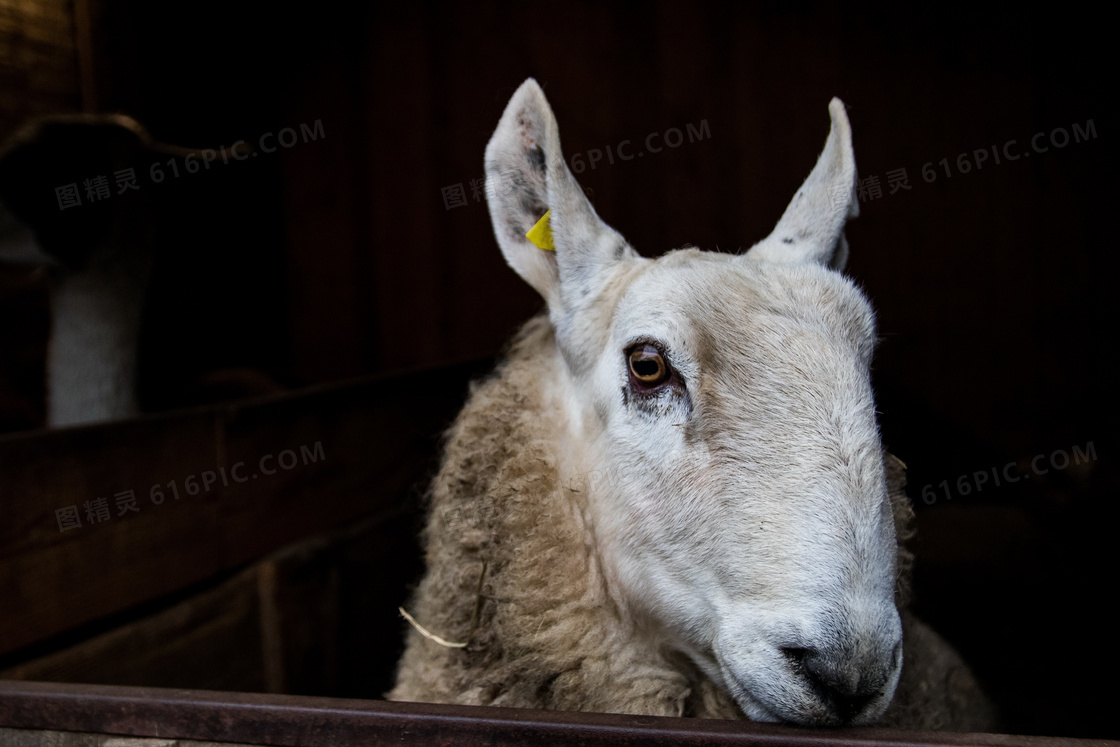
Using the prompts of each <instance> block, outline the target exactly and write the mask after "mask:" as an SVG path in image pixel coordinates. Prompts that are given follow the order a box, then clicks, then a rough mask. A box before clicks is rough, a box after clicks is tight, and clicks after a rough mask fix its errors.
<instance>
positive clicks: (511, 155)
mask: <svg viewBox="0 0 1120 747" xmlns="http://www.w3.org/2000/svg"><path fill="white" fill-rule="evenodd" d="M486 198H487V203H488V204H489V206H490V218H491V220H492V221H493V224H494V235H495V236H496V237H497V239H498V245H499V246H500V247H501V249H502V255H503V256H504V257H505V259H506V262H507V263H509V266H510V267H512V268H513V269H514V271H516V272H517V274H518V275H520V276H521V277H522V278H523V279H524V280H525V282H527V283H529V285H531V286H533V288H535V289H536V290H537V292H538V293H540V294H541V295H542V296H543V297H544V299H545V300H546V301H547V302H548V305H549V308H550V309H551V310H552V311H554V312H561V311H568V310H572V309H573V308H575V307H576V306H578V305H579V302H580V300H581V299H583V298H584V297H586V296H587V295H588V294H590V293H592V292H593V291H594V290H595V289H596V288H597V287H598V286H599V284H600V281H601V280H602V279H603V278H604V277H605V275H606V273H605V272H604V271H605V269H606V268H607V266H608V265H610V264H611V263H612V262H615V261H618V260H620V259H622V258H623V257H625V256H628V255H629V256H635V253H634V250H633V249H631V248H630V246H629V245H628V244H627V243H626V241H625V240H624V239H623V238H622V237H621V236H620V235H619V234H618V233H617V232H616V231H615V230H614V229H612V228H611V227H610V226H608V225H607V224H606V223H604V222H603V221H602V220H601V219H600V218H599V216H598V215H597V214H596V213H595V209H594V208H593V207H591V203H590V202H588V200H587V198H586V197H585V196H584V194H583V190H582V189H580V186H579V184H578V183H576V180H575V178H574V177H573V176H572V174H571V172H570V171H569V170H568V167H567V165H566V164H565V163H564V157H563V155H562V153H561V152H560V134H559V129H558V127H557V125H556V117H554V116H553V114H552V109H551V108H549V106H548V101H547V100H546V99H545V97H544V92H543V91H542V90H541V87H540V86H539V85H537V82H536V81H535V80H533V79H532V78H529V79H528V80H526V81H525V82H524V83H522V84H521V86H520V87H519V88H518V89H517V91H516V92H515V93H514V94H513V98H511V99H510V102H509V104H508V105H507V106H506V110H505V112H504V113H503V114H502V118H501V120H500V121H499V122H498V128H497V129H496V130H495V131H494V136H493V137H492V138H491V139H490V143H489V145H487V146H486ZM549 211H551V213H550V215H549V223H550V228H551V234H552V245H553V249H551V250H549V249H542V248H540V247H539V246H537V245H536V244H534V243H533V242H532V241H530V240H529V239H528V238H527V237H526V234H527V233H528V232H529V230H530V229H531V228H533V226H534V225H536V224H537V222H538V221H539V220H540V219H541V218H542V217H543V216H544V214H545V213H546V212H549Z"/></svg>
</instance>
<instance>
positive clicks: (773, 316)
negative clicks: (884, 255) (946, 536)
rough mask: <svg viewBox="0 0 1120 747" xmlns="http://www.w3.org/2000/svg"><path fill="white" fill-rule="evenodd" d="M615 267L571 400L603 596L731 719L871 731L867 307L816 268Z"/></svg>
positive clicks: (894, 642)
mask: <svg viewBox="0 0 1120 747" xmlns="http://www.w3.org/2000/svg"><path fill="white" fill-rule="evenodd" d="M631 263H632V264H633V265H634V267H632V268H627V269H626V270H624V271H623V274H624V275H625V276H626V277H627V278H628V280H627V282H626V283H625V285H624V287H621V288H617V289H616V290H615V291H614V293H613V294H611V296H615V297H613V298H610V296H608V298H609V299H610V301H609V302H608V303H605V304H604V305H605V306H607V307H613V309H614V311H613V315H612V317H611V320H610V324H609V327H608V329H609V332H608V333H607V334H606V335H605V337H604V338H600V341H598V343H597V344H598V345H599V346H601V347H599V353H598V355H597V357H595V359H594V361H595V362H594V365H593V366H592V367H590V368H589V369H588V370H587V371H586V372H585V373H582V374H578V375H577V376H576V379H575V380H576V382H577V385H576V386H574V387H573V389H574V390H575V391H576V392H577V395H576V396H577V397H578V399H579V408H580V411H581V412H582V416H581V417H579V418H577V420H579V421H581V422H583V423H584V426H583V431H584V433H583V436H584V437H585V438H587V439H588V443H590V444H591V446H590V448H587V449H585V452H584V453H585V457H584V458H585V463H590V464H591V465H593V467H594V469H593V470H592V472H591V474H590V475H589V476H588V479H587V480H586V483H587V485H586V487H587V488H588V496H589V501H590V506H591V512H592V516H593V517H594V518H593V520H594V523H595V530H596V537H597V539H598V542H599V545H600V551H601V552H602V554H603V557H604V565H605V567H606V568H607V573H608V575H609V577H610V580H611V582H612V585H613V587H614V588H615V589H616V590H618V592H619V593H620V595H622V596H623V597H624V600H625V603H626V604H627V605H628V606H630V608H631V609H633V610H635V611H637V613H638V616H639V618H640V619H641V620H643V621H644V622H646V623H647V624H648V626H649V628H650V629H651V630H652V631H653V633H654V635H661V636H663V639H664V641H665V643H666V645H667V646H669V647H672V648H675V649H677V650H680V651H683V652H686V653H687V654H688V655H689V656H690V657H691V658H692V660H693V661H694V662H695V663H696V665H698V666H699V667H700V668H701V669H703V670H704V671H705V672H706V673H707V674H708V675H709V676H710V677H711V678H712V679H713V680H714V681H715V682H717V683H721V684H722V685H723V686H724V687H725V688H726V690H727V691H728V692H729V693H731V694H732V695H733V696H734V697H735V699H736V701H737V702H738V703H739V705H740V706H741V707H742V709H743V711H744V712H745V713H746V715H747V716H749V717H750V718H753V719H756V720H775V719H782V720H788V721H794V722H798V723H809V724H840V723H869V722H873V721H874V720H876V719H877V718H878V717H879V716H880V715H882V713H883V711H884V710H885V709H886V707H887V705H888V704H889V702H890V699H891V696H892V694H893V692H894V688H895V684H896V682H897V679H898V675H899V671H900V665H901V654H902V651H901V626H900V623H899V616H898V612H897V611H896V609H895V605H894V581H895V554H896V545H895V534H894V522H893V516H892V511H891V508H890V502H889V498H888V496H887V490H886V485H885V481H884V466H883V461H882V451H881V446H880V441H879V434H878V430H877V427H876V422H875V411H874V404H873V401H872V393H871V387H870V382H869V375H868V363H869V359H870V356H871V351H872V348H873V342H874V322H873V317H872V313H871V309H870V307H869V306H868V304H867V302H866V300H865V299H864V298H863V296H862V294H860V293H859V291H857V290H856V289H855V288H854V287H853V286H852V284H851V283H850V282H848V281H847V280H846V279H845V278H844V277H843V276H842V275H840V274H839V273H837V272H835V271H833V270H830V269H827V268H823V267H820V266H817V265H811V266H792V267H791V266H788V265H782V264H774V263H771V262H767V261H764V260H754V258H753V257H752V256H751V255H750V254H748V255H746V256H744V257H732V256H729V255H721V254H711V253H706V252H699V251H696V250H685V251H679V252H674V253H671V254H669V255H667V256H665V257H663V258H661V259H659V260H657V261H648V260H632V261H631ZM600 300H601V301H607V300H608V299H607V298H604V299H600ZM574 326H579V325H574Z"/></svg>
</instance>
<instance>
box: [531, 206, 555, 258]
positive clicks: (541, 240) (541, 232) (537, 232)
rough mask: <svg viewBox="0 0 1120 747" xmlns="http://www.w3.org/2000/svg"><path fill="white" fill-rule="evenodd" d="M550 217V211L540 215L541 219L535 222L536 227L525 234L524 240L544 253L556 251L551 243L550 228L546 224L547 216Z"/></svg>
mask: <svg viewBox="0 0 1120 747" xmlns="http://www.w3.org/2000/svg"><path fill="white" fill-rule="evenodd" d="M550 215H552V211H551V210H549V211H548V212H546V213H545V214H544V215H542V216H541V219H540V220H539V221H537V225H535V226H533V227H532V228H530V229H529V233H527V234H525V238H527V239H529V241H532V242H533V243H534V244H536V245H537V246H538V247H540V248H541V249H544V250H545V251H546V252H554V251H556V247H555V246H554V245H553V243H552V226H550V225H549V223H548V216H550Z"/></svg>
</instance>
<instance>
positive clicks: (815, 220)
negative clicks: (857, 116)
mask: <svg viewBox="0 0 1120 747" xmlns="http://www.w3.org/2000/svg"><path fill="white" fill-rule="evenodd" d="M828 112H829V114H830V115H831V116H832V128H831V130H830V131H829V133H828V141H827V142H825V145H824V151H822V152H821V156H820V158H818V159H817V165H816V166H814V167H813V171H812V172H811V173H810V174H809V177H808V178H807V179H806V180H805V183H804V184H802V185H801V189H799V190H797V194H796V195H795V196H794V198H793V200H792V201H791V202H790V203H789V207H787V208H786V211H785V213H783V214H782V218H781V220H779V221H778V225H777V226H775V227H774V231H773V232H772V233H771V234H770V235H769V236H767V237H766V238H765V239H763V240H762V241H760V242H758V243H757V244H755V245H754V246H753V247H751V249H750V251H749V252H748V254H749V256H750V257H752V258H758V259H765V260H769V261H772V262H785V263H790V264H795V263H801V262H818V263H820V264H822V265H827V266H829V267H832V268H833V269H836V270H842V269H844V265H845V264H847V261H848V241H847V239H845V238H844V224H845V223H846V222H847V220H848V218H854V217H856V216H857V215H859V201H858V200H857V199H856V158H855V154H854V153H853V152H852V130H851V127H850V125H849V124H848V115H847V113H846V112H845V111H844V104H843V102H841V101H840V99H835V98H834V99H833V100H832V101H831V102H830V103H829V105H828Z"/></svg>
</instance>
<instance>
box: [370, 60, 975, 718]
mask: <svg viewBox="0 0 1120 747" xmlns="http://www.w3.org/2000/svg"><path fill="white" fill-rule="evenodd" d="M829 112H830V114H831V130H830V133H829V136H828V140H827V143H826V145H825V148H824V151H823V153H822V154H821V156H820V158H819V160H818V162H817V164H816V166H815V167H814V169H813V170H812V172H811V173H810V175H809V177H808V178H807V180H806V181H805V182H804V184H803V185H802V187H801V188H800V189H799V190H798V192H797V194H796V196H795V197H794V198H793V200H792V202H791V203H790V206H789V207H788V208H787V210H786V211H785V213H784V214H783V215H782V217H781V219H780V220H779V222H778V224H777V226H776V227H775V229H774V231H773V233H772V234H771V235H770V236H769V237H768V238H766V239H765V240H763V241H761V242H759V243H758V244H756V245H755V246H753V247H752V248H751V249H750V250H749V251H747V252H746V253H744V254H742V255H731V254H727V253H715V252H702V251H700V250H698V249H696V248H688V247H686V248H684V249H680V250H676V251H672V252H669V253H667V254H665V255H663V256H661V257H660V258H658V259H647V258H643V257H641V256H639V255H638V254H637V253H636V252H635V251H634V249H633V248H631V246H630V245H629V244H628V243H627V242H626V241H625V240H624V239H623V238H622V237H621V235H619V234H618V233H617V232H616V231H615V230H614V229H612V228H611V227H609V226H608V225H606V224H605V223H604V222H603V221H602V220H601V219H600V218H599V217H598V215H597V214H596V212H595V210H594V209H593V208H592V206H591V204H590V203H589V202H588V200H587V199H586V197H585V196H584V194H583V192H582V191H581V189H580V187H579V186H578V184H577V183H576V182H575V180H574V178H573V177H572V175H571V173H570V172H569V170H568V168H567V166H566V165H565V163H564V160H563V157H562V154H561V150H560V141H559V135H558V129H557V125H556V120H555V117H554V116H553V114H552V111H551V109H550V107H549V105H548V102H547V101H546V99H545V97H544V94H543V92H542V91H541V89H540V87H539V86H538V85H537V83H536V82H535V81H534V80H533V79H529V80H527V81H525V83H523V84H522V85H521V86H520V88H518V90H517V91H516V93H515V94H514V95H513V98H512V99H511V101H510V102H509V104H508V106H507V108H506V109H505V112H504V113H503V115H502V117H501V120H500V123H499V125H498V127H497V130H496V131H495V133H494V135H493V137H492V139H491V140H490V143H489V145H488V146H487V148H486V158H485V167H486V174H487V193H488V203H489V208H490V214H491V218H492V222H493V226H494V231H495V235H496V237H497V241H498V244H499V246H500V248H501V251H502V253H503V256H504V258H505V260H506V261H507V263H508V264H509V265H510V266H511V267H512V268H513V269H514V270H515V271H516V272H517V273H518V274H519V275H520V276H521V277H522V278H523V279H524V280H525V281H526V282H528V283H529V285H531V286H532V287H533V288H534V289H536V290H537V291H538V292H539V293H540V294H541V296H542V297H543V298H544V300H545V303H546V310H545V311H544V312H542V313H541V314H540V315H538V316H536V317H534V318H533V319H531V320H530V321H529V322H528V323H526V324H525V325H524V327H523V328H522V329H521V330H520V332H519V333H518V334H517V335H516V337H515V338H514V340H513V342H512V343H511V345H510V347H509V349H508V351H507V355H506V357H505V359H504V361H503V362H502V363H500V364H499V366H498V367H497V369H496V370H495V371H494V372H493V373H492V374H491V375H490V376H489V377H488V378H486V379H484V380H482V381H480V382H476V383H475V384H473V385H472V388H471V393H470V396H469V398H468V401H467V403H466V405H465V406H464V408H463V410H462V411H461V413H460V414H459V416H458V419H457V420H456V422H455V423H454V424H453V425H452V427H451V428H450V430H449V431H448V433H447V434H446V443H445V449H444V453H443V457H442V462H441V466H440V469H439V471H438V474H437V475H436V476H435V478H434V480H433V483H432V485H431V488H430V495H429V502H430V506H429V512H430V513H429V519H428V524H427V528H426V530H425V541H426V563H427V571H426V575H425V576H424V578H423V579H422V580H421V582H420V584H419V586H418V587H417V589H416V590H415V593H414V597H413V599H412V600H411V602H410V603H409V607H408V609H407V610H406V609H402V613H404V614H406V615H407V616H408V617H409V618H410V621H411V622H412V623H413V625H412V628H410V629H409V633H408V639H407V643H406V648H405V651H404V653H403V655H402V657H401V659H400V662H399V665H398V673H397V681H396V685H395V687H394V688H393V689H392V690H391V692H389V693H388V695H387V697H388V698H389V699H391V700H405V701H426V702H443V703H459V704H470V705H492V706H515V707H527V708H543V709H563V710H578V711H599V712H616V713H629V714H645V715H667V716H695V717H703V718H728V719H736V718H738V719H743V718H746V719H750V720H757V721H776V722H786V723H794V724H801V725H809V726H837V725H862V724H873V723H882V724H889V725H894V726H900V727H907V728H926V729H929V728H941V729H954V730H962V731H982V730H990V729H993V728H994V727H995V724H996V721H995V718H996V714H995V711H994V709H993V706H992V705H991V703H990V702H989V701H988V700H987V699H986V698H985V697H984V695H983V694H982V692H981V690H980V688H979V686H978V684H977V682H976V680H975V679H974V677H973V676H972V674H971V673H970V671H969V669H968V668H967V666H966V665H965V664H964V662H963V661H962V660H961V658H960V657H959V656H958V655H957V654H956V653H955V652H954V651H953V650H952V649H951V648H950V647H949V645H948V644H947V643H946V642H945V641H944V640H942V639H941V638H940V637H938V636H937V634H936V633H934V632H933V631H932V630H931V629H930V628H928V627H927V626H925V625H924V624H923V623H921V622H920V621H919V620H917V619H915V618H914V616H913V615H912V614H910V613H909V612H908V608H907V605H908V595H909V592H908V589H909V576H910V566H911V561H912V556H911V554H910V553H909V552H908V551H907V550H906V548H905V546H904V542H905V540H906V539H907V538H908V537H909V536H910V535H911V529H910V527H909V521H910V518H911V515H912V514H911V507H910V503H909V500H908V499H907V497H906V494H905V492H904V485H905V470H904V467H903V465H902V464H901V462H900V461H899V460H897V459H895V458H894V457H892V456H890V455H889V454H887V453H886V452H885V451H884V450H883V447H882V444H881V441H880V436H879V431H878V425H877V423H876V419H875V410H874V404H873V398H872V392H871V386H870V381H869V373H868V370H869V363H870V359H871V354H872V349H873V346H874V340H875V322H874V316H873V312H872V310H871V307H870V304H869V303H868V301H867V300H866V298H865V297H864V296H863V294H862V293H861V292H860V291H859V290H858V289H857V288H856V286H855V284H854V283H852V282H851V281H850V280H849V279H847V278H846V277H845V276H844V275H843V274H841V270H842V269H843V267H844V264H845V262H846V259H847V253H848V246H847V241H846V239H845V237H844V233H843V228H844V224H845V222H846V220H847V219H848V218H849V217H853V216H855V215H856V214H857V213H858V202H857V201H856V199H855V183H856V169H855V162H854V156H853V152H852V146H851V135H850V130H849V124H848V120H847V116H846V113H845V109H844V105H843V104H842V103H841V102H840V101H839V100H838V99H833V100H832V102H831V103H830V105H829ZM402 624H404V623H402ZM904 641H905V662H906V663H905V665H903V645H904V644H903V642H904Z"/></svg>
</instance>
